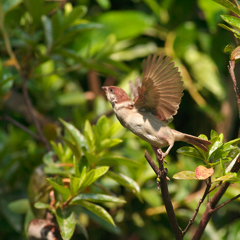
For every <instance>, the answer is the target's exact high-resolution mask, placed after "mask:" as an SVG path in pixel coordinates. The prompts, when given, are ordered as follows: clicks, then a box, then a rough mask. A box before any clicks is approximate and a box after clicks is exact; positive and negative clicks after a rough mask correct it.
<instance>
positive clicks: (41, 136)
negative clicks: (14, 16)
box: [0, 4, 51, 151]
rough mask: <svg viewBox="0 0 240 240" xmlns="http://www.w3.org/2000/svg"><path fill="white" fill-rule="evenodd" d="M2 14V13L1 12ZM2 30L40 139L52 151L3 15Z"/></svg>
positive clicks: (1, 19) (0, 17)
mask: <svg viewBox="0 0 240 240" xmlns="http://www.w3.org/2000/svg"><path fill="white" fill-rule="evenodd" d="M0 7H2V5H1V4H0ZM1 12H2V11H1ZM0 30H1V32H2V35H3V39H4V43H5V46H6V49H7V52H8V55H9V56H10V58H11V60H13V62H14V66H15V68H16V69H17V71H18V72H19V74H20V76H21V78H22V81H23V83H22V91H23V96H24V99H25V102H26V104H27V107H28V110H29V112H30V115H31V117H32V120H33V122H34V124H35V126H36V128H37V131H38V135H39V138H40V140H41V141H42V142H43V143H44V145H45V147H46V149H47V150H48V151H50V150H51V147H50V144H49V143H48V141H47V139H46V138H45V136H44V134H43V132H42V130H41V128H40V124H39V122H38V120H37V118H36V117H35V115H34V108H33V106H32V103H31V101H30V98H29V95H28V91H27V88H26V82H27V78H26V76H25V75H24V74H23V71H22V68H21V66H20V64H19V62H18V60H17V58H16V56H15V54H14V52H13V50H12V47H11V44H10V39H9V36H8V34H7V31H6V29H5V27H4V14H1V15H0Z"/></svg>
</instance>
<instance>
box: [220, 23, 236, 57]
mask: <svg viewBox="0 0 240 240" xmlns="http://www.w3.org/2000/svg"><path fill="white" fill-rule="evenodd" d="M218 26H219V27H222V28H224V29H226V30H228V31H230V32H233V33H235V34H237V35H240V31H238V30H236V29H234V28H230V27H228V26H226V25H225V24H223V23H219V24H218ZM228 46H229V45H227V46H226V47H228ZM226 47H225V49H226ZM225 49H224V52H227V51H230V50H233V48H232V46H230V47H228V48H227V49H226V50H227V51H226V50H225Z"/></svg>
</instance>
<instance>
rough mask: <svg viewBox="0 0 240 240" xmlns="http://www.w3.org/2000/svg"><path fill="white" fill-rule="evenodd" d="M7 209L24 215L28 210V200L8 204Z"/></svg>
mask: <svg viewBox="0 0 240 240" xmlns="http://www.w3.org/2000/svg"><path fill="white" fill-rule="evenodd" d="M8 208H9V209H10V210H11V211H12V212H14V213H18V214H23V213H26V212H27V210H28V208H29V200H28V199H19V200H15V201H12V202H10V203H9V204H8Z"/></svg>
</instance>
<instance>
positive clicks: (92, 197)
mask: <svg viewBox="0 0 240 240" xmlns="http://www.w3.org/2000/svg"><path fill="white" fill-rule="evenodd" d="M83 200H87V201H89V202H99V203H101V202H113V203H126V201H125V200H123V199H120V198H117V197H112V196H109V195H105V194H98V193H82V194H79V195H78V196H76V197H74V198H73V199H72V200H71V202H70V204H78V202H79V201H83Z"/></svg>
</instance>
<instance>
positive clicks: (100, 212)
mask: <svg viewBox="0 0 240 240" xmlns="http://www.w3.org/2000/svg"><path fill="white" fill-rule="evenodd" d="M78 204H79V205H81V206H83V207H85V208H87V209H88V210H89V211H91V212H93V213H94V214H96V215H97V216H99V217H100V218H102V219H103V220H105V221H107V222H108V223H111V224H112V225H113V226H115V223H114V221H113V219H112V217H111V215H109V213H108V212H107V211H106V210H105V209H104V208H102V207H100V206H98V205H96V204H93V203H89V202H87V201H79V203H78Z"/></svg>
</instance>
